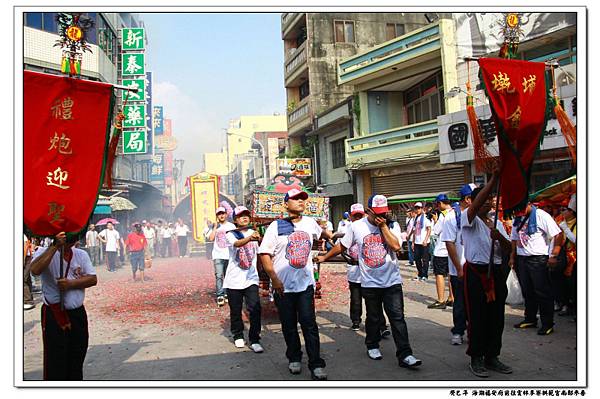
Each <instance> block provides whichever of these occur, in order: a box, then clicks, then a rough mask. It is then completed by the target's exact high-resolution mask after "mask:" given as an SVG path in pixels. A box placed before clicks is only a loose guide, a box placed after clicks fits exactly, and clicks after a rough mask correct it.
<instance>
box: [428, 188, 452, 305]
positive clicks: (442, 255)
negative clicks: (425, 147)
mask: <svg viewBox="0 0 600 399" xmlns="http://www.w3.org/2000/svg"><path fill="white" fill-rule="evenodd" d="M435 204H436V207H437V208H438V211H439V214H438V216H437V218H436V221H435V224H434V225H433V229H432V232H433V234H432V235H433V236H435V237H436V240H435V248H434V250H433V274H434V275H435V288H436V291H437V300H436V301H435V302H434V303H432V304H429V305H428V306H427V307H428V308H429V309H446V306H453V305H454V296H453V295H452V289H451V288H450V287H449V288H450V289H449V294H448V299H447V300H445V299H444V294H445V291H446V278H447V277H448V250H447V249H446V243H445V242H444V241H442V240H440V235H441V234H442V230H443V228H444V224H445V223H446V220H447V218H446V216H447V215H448V212H450V211H451V210H452V207H451V206H450V199H449V198H448V196H447V195H446V194H439V195H438V196H437V197H436V199H435ZM449 284H450V283H449Z"/></svg>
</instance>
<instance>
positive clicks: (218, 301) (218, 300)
mask: <svg viewBox="0 0 600 399" xmlns="http://www.w3.org/2000/svg"><path fill="white" fill-rule="evenodd" d="M217 305H219V306H223V305H225V298H224V297H222V296H220V297H218V298H217Z"/></svg>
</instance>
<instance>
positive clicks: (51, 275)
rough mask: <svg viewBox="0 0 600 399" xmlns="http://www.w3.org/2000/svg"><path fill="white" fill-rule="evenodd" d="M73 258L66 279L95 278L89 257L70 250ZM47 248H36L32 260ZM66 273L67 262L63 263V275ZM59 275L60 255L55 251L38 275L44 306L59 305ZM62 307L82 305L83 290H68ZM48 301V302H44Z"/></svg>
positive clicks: (69, 307)
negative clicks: (40, 279) (40, 281)
mask: <svg viewBox="0 0 600 399" xmlns="http://www.w3.org/2000/svg"><path fill="white" fill-rule="evenodd" d="M72 249H73V258H72V259H71V266H70V267H69V273H68V274H67V279H69V280H74V279H77V278H79V277H82V276H86V275H87V276H95V275H96V270H95V269H94V266H92V261H91V260H90V257H89V255H88V254H87V252H85V251H84V250H83V249H79V248H74V247H73V248H72ZM47 250H48V249H47V248H38V250H37V251H35V254H33V259H35V258H37V257H38V256H40V255H42V254H43V253H44V252H45V251H47ZM66 271H67V261H64V263H63V273H64V272H66ZM59 275H60V253H59V252H58V251H56V253H55V254H54V256H53V257H52V260H51V261H50V264H49V265H48V267H47V268H46V270H44V271H43V272H42V274H41V275H40V276H41V278H42V294H43V295H42V296H43V301H44V303H45V304H46V305H50V304H55V303H60V291H59V289H58V285H57V284H56V280H57V279H58V278H59ZM63 298H64V302H63V303H64V305H65V309H76V308H78V307H80V306H81V305H83V300H84V298H85V290H84V289H76V290H68V291H65V294H64V297H63ZM46 301H48V302H46Z"/></svg>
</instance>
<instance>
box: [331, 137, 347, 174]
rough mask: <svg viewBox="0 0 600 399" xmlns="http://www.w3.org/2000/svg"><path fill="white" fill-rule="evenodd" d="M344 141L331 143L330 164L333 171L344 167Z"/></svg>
mask: <svg viewBox="0 0 600 399" xmlns="http://www.w3.org/2000/svg"><path fill="white" fill-rule="evenodd" d="M345 141H346V139H339V140H336V141H332V142H331V164H332V167H333V169H337V168H343V167H344V166H346V145H345Z"/></svg>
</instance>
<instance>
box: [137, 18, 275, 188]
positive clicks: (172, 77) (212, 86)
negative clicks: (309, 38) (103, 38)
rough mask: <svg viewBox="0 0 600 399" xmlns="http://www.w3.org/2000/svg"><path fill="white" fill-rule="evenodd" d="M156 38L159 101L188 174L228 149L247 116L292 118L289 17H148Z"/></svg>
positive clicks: (151, 61) (151, 54)
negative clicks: (287, 84)
mask: <svg viewBox="0 0 600 399" xmlns="http://www.w3.org/2000/svg"><path fill="white" fill-rule="evenodd" d="M140 17H141V19H142V20H143V21H144V23H145V25H146V31H147V35H148V48H147V60H146V64H147V70H150V71H152V72H153V96H154V97H153V104H154V105H163V106H164V112H165V117H166V118H169V119H172V120H173V122H172V123H173V134H174V135H175V136H176V137H177V140H178V148H177V149H176V150H175V157H176V158H178V159H185V165H184V175H186V176H189V175H191V174H194V173H197V172H199V171H200V168H201V155H202V153H204V152H216V151H220V149H221V147H222V146H223V144H224V132H223V130H221V129H222V128H226V127H227V126H228V123H229V120H230V119H235V118H238V117H239V116H241V115H272V114H273V112H279V113H280V114H284V113H285V89H284V86H283V84H284V83H283V41H282V40H281V26H280V23H281V22H280V21H281V14H279V13H273V14H240V13H237V14H233V13H232V14H224V13H215V14H199V13H186V14H175V13H171V14H158V13H156V14H145V13H142V14H140Z"/></svg>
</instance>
